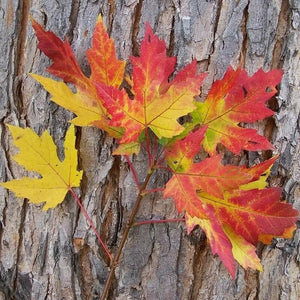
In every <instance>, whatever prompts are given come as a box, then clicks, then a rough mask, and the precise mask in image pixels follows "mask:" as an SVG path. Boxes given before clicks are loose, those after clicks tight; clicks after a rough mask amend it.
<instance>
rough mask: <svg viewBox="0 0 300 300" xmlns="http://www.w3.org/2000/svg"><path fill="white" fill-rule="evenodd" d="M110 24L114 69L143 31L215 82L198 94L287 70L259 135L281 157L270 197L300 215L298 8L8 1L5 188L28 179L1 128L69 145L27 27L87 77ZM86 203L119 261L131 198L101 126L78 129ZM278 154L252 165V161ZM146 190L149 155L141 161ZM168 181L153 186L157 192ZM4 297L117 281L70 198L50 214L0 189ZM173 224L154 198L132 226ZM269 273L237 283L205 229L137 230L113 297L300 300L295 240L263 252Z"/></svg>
mask: <svg viewBox="0 0 300 300" xmlns="http://www.w3.org/2000/svg"><path fill="white" fill-rule="evenodd" d="M99 13H101V14H102V15H103V18H104V21H105V24H106V26H107V28H108V31H109V33H110V35H111V36H112V37H113V38H114V40H115V44H116V49H117V53H118V57H119V58H121V59H125V60H128V58H129V56H130V55H132V54H133V55H138V54H139V46H140V42H141V40H142V38H143V36H144V27H145V26H144V25H145V22H146V21H149V22H150V24H151V26H152V27H153V28H154V31H155V33H156V34H158V35H159V37H160V38H162V39H164V40H165V41H166V44H167V47H168V53H169V55H176V56H178V60H177V70H179V69H181V68H182V67H183V66H184V65H185V64H187V63H189V62H190V61H191V60H192V58H195V59H197V61H198V67H199V72H204V71H205V72H208V77H207V80H206V81H205V84H204V87H203V90H202V94H203V95H206V94H207V91H208V89H209V87H210V86H211V84H212V82H213V81H214V80H216V79H219V78H221V77H222V76H223V74H224V72H225V70H226V69H227V67H228V66H229V65H232V66H233V67H235V68H236V67H238V66H239V65H242V66H243V67H244V68H245V69H246V70H247V71H248V72H249V73H250V74H253V73H254V72H255V71H256V70H258V69H259V68H263V69H264V70H265V71H267V70H270V69H274V68H282V69H283V70H284V72H285V75H284V78H283V81H282V83H281V86H280V91H279V95H278V97H277V98H274V99H272V100H271V101H270V106H271V107H272V108H273V109H274V110H276V115H275V117H274V118H270V119H268V120H267V121H266V122H259V123H258V124H256V125H255V126H256V128H258V130H259V131H260V132H261V133H264V134H265V135H266V136H267V137H268V138H269V139H270V140H271V141H272V142H273V143H274V145H275V148H276V150H275V153H279V154H280V158H279V160H278V162H277V163H276V166H275V168H274V169H273V172H272V176H271V180H270V185H272V186H283V188H284V196H285V199H287V201H288V202H291V203H294V207H296V208H298V209H299V208H300V185H299V182H300V159H299V157H300V155H299V154H300V143H299V133H300V124H299V115H300V101H299V97H300V96H299V95H300V64H299V58H300V52H299V45H300V39H299V37H300V1H299V0H289V1H288V0H272V1H271V0H159V1H153V0H139V1H138V0H103V1H101V0H99V1H97V0H93V1H92V0H90V1H88V0H81V1H80V0H73V1H62V0H57V1H46V0H35V1H33V0H32V1H26V0H24V1H18V0H2V1H1V15H0V21H1V27H0V36H1V50H0V51H1V56H0V65H1V68H0V72H1V77H0V80H1V85H0V116H1V127H0V130H1V136H0V138H1V148H0V152H1V156H0V172H1V180H2V181H4V180H8V179H11V178H20V177H22V176H24V175H25V171H24V169H23V168H21V167H19V166H17V165H16V163H14V162H13V161H12V156H13V154H14V153H16V151H17V150H16V149H15V148H14V147H13V145H12V141H11V138H10V136H9V133H8V130H7V128H6V127H5V125H4V123H9V124H14V125H19V126H29V127H31V128H32V129H34V130H35V131H36V132H37V133H41V132H42V131H44V130H45V129H48V130H49V131H50V133H51V135H52V136H53V137H54V140H55V142H56V143H57V144H58V145H59V153H60V155H61V154H62V143H63V139H64V135H65V132H66V128H67V127H68V121H69V120H70V119H71V118H72V115H71V113H70V112H68V111H66V110H65V109H63V108H60V107H57V105H56V104H54V103H52V102H50V101H49V95H47V93H46V92H45V91H44V90H43V88H42V87H41V86H40V85H39V84H37V83H36V82H35V81H34V80H33V79H32V78H31V77H30V76H29V75H28V73H30V72H33V73H38V74H42V75H45V74H46V72H45V69H46V68H47V67H48V66H49V63H50V62H49V60H48V59H46V58H45V56H44V55H43V54H41V53H40V51H38V50H37V40H36V38H35V35H34V33H33V29H32V27H31V25H30V22H29V17H30V15H31V16H33V18H34V19H36V20H37V21H38V22H40V23H41V24H44V25H45V27H46V28H47V29H48V30H51V31H54V32H55V33H56V34H57V35H58V36H60V37H61V38H63V39H64V38H65V36H67V37H68V39H69V40H70V42H71V45H72V47H73V49H74V52H75V55H76V57H77V58H78V61H79V62H80V64H81V66H82V68H83V70H84V71H85V72H86V73H87V74H88V72H89V68H88V65H87V61H86V57H85V51H86V50H87V49H88V48H89V47H90V44H91V36H92V33H93V29H94V25H95V23H96V18H97V15H98V14H99ZM77 146H78V149H79V161H80V167H81V168H82V169H83V170H84V178H83V181H82V184H81V188H80V190H79V189H78V190H77V192H78V193H80V195H81V199H82V201H83V204H84V207H85V208H86V210H87V211H88V213H89V215H90V217H91V219H92V220H93V222H94V224H95V225H96V227H97V228H98V230H99V231H100V233H101V236H102V237H103V239H104V240H105V242H106V243H107V245H108V247H109V249H110V250H111V252H112V253H115V251H116V249H117V246H118V244H119V242H120V237H121V236H122V233H123V232H124V228H125V224H126V221H127V220H128V216H129V214H130V211H131V209H132V206H133V204H134V201H135V199H136V194H137V191H136V188H135V184H134V180H133V178H132V175H131V174H130V172H129V169H128V165H127V164H126V162H125V161H123V159H121V158H120V157H117V156H112V154H111V153H112V151H113V149H114V148H115V144H114V141H113V139H111V138H109V137H108V136H107V135H106V134H104V133H103V132H101V131H100V130H98V129H97V128H79V129H78V130H77ZM269 155H270V153H268V152H264V153H259V154H257V153H250V154H249V156H248V157H247V159H248V160H249V162H250V163H252V162H253V161H255V160H258V159H260V158H266V157H267V156H269ZM134 165H135V167H136V169H137V171H138V175H139V178H140V179H141V180H142V179H143V178H144V176H145V174H146V169H145V168H146V167H145V166H147V163H146V159H145V157H143V155H140V156H138V157H135V158H134ZM167 179H168V178H167V177H166V175H164V174H158V176H157V177H156V178H155V179H153V181H152V183H151V184H152V185H153V186H156V187H162V186H163V184H164V183H165V182H166V180H167ZM0 193H1V199H0V221H1V222H0V241H1V244H0V247H1V248H0V249H1V257H0V258H1V261H0V299H34V300H40V299H53V300H54V299H94V300H95V299H99V297H100V295H101V293H102V291H103V287H104V283H105V280H106V278H107V275H108V272H109V269H108V267H107V265H108V261H107V258H106V255H105V253H104V252H103V250H102V248H101V246H100V245H99V243H98V242H97V240H96V237H95V235H94V233H93V231H92V230H91V228H90V227H89V225H88V224H87V221H86V219H85V217H84V216H83V214H82V213H81V211H80V209H79V207H78V206H77V204H76V202H75V201H74V199H72V198H71V196H67V198H66V200H65V201H64V202H63V203H62V204H61V205H59V206H58V207H57V208H55V209H51V210H49V211H47V212H42V210H41V205H32V204H28V202H27V200H23V199H19V198H16V197H15V196H14V194H13V193H9V192H8V191H6V190H5V189H3V188H1V189H0ZM152 217H153V218H154V217H155V218H176V217H178V214H177V213H176V210H175V206H174V203H173V201H172V199H163V197H162V194H161V193H156V194H155V195H154V196H153V195H152V196H147V197H146V198H145V199H144V200H143V202H142V206H141V208H140V211H139V213H138V216H137V219H138V220H145V219H151V218H152ZM258 254H259V256H260V257H261V259H262V265H263V268H264V271H263V272H256V271H253V270H246V271H245V270H244V269H242V268H241V267H239V268H238V271H237V278H236V279H235V280H233V279H232V278H231V277H230V275H229V273H228V271H227V270H226V269H225V268H224V266H223V264H222V263H221V262H220V259H219V258H218V257H214V256H213V255H212V253H211V249H210V247H209V245H208V244H207V241H206V238H205V235H204V234H203V232H202V231H201V230H200V229H196V230H194V231H193V233H192V234H191V235H189V236H188V235H187V234H186V230H185V227H184V225H183V224H179V223H168V224H155V225H153V224H152V225H142V226H136V227H134V228H133V229H132V230H131V232H130V235H129V238H128V241H127V243H126V246H125V249H124V252H123V255H122V258H121V261H120V265H119V266H118V268H117V271H116V276H115V280H114V282H113V289H112V291H111V293H110V296H109V299H118V300H121V299H147V300H152V299H153V300H154V299H155V300H156V299H163V300H164V299H183V300H185V299H201V300H202V299H209V300H212V299H239V300H241V299H266V300H267V299H272V300H274V299H285V300H287V299H294V300H296V299H299V298H300V272H299V263H300V231H299V229H298V230H297V231H296V233H295V236H294V238H293V239H292V240H282V239H275V240H274V241H273V243H272V244H271V245H270V246H263V245H261V246H259V248H258Z"/></svg>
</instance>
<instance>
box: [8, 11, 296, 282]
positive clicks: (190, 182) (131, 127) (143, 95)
mask: <svg viewBox="0 0 300 300" xmlns="http://www.w3.org/2000/svg"><path fill="white" fill-rule="evenodd" d="M32 25H33V28H34V29H35V32H36V36H37V38H38V41H39V43H38V47H39V49H40V50H41V51H42V52H44V53H45V54H46V55H47V56H48V57H49V58H50V59H51V60H52V62H53V63H52V65H51V66H50V67H49V68H48V69H47V71H48V72H49V73H51V74H52V75H54V76H56V77H59V78H61V79H62V81H57V80H54V79H51V78H48V77H44V76H41V75H36V74H31V76H32V77H33V78H35V79H36V80H37V81H38V82H39V83H41V84H42V85H43V87H44V88H45V90H47V91H48V92H49V93H50V94H51V100H52V101H54V102H55V103H57V104H58V105H60V106H62V107H64V108H66V109H68V110H70V111H72V112H73V113H74V114H75V115H76V117H75V118H74V119H73V120H72V121H71V122H72V123H73V124H74V125H76V126H96V127H98V128H100V129H101V130H104V131H106V132H107V133H108V134H109V135H110V136H112V137H114V138H115V139H116V140H117V143H118V148H117V149H116V150H115V151H114V155H125V156H128V155H132V154H138V153H139V151H141V148H142V149H143V150H145V151H147V153H148V156H149V172H152V171H153V170H154V169H157V168H164V169H167V170H168V171H169V172H170V173H171V175H172V176H171V179H170V180H169V181H168V182H167V183H166V186H165V188H164V191H163V196H164V197H165V198H167V197H172V198H173V199H174V201H175V204H176V208H177V210H178V212H179V213H184V214H185V221H186V226H187V230H188V232H191V231H192V230H193V228H194V227H195V226H196V225H199V226H200V227H201V228H202V229H203V230H204V231H205V233H206V235H207V238H208V241H209V243H210V245H211V248H212V251H213V253H214V254H215V253H216V254H218V255H219V257H220V258H221V260H222V261H223V263H224V265H225V266H226V267H227V269H228V270H229V272H230V274H231V275H232V276H233V277H234V276H235V261H237V262H238V263H239V264H240V265H242V266H243V267H244V268H248V267H250V268H253V269H258V270H262V266H261V264H260V261H259V258H258V257H257V255H256V253H255V249H256V248H255V247H256V245H257V243H258V242H259V241H261V242H264V243H270V241H271V239H272V237H284V238H290V237H291V236H292V233H293V230H294V229H295V222H296V221H297V216H298V212H297V211H296V210H295V209H293V208H292V206H291V205H290V204H287V203H284V202H281V201H280V195H281V189H280V188H275V187H273V188H267V187H266V186H267V182H266V180H267V177H268V175H269V174H270V169H271V167H272V165H273V163H274V162H275V160H276V158H277V157H273V158H271V159H269V160H267V161H265V162H262V163H260V164H258V165H255V166H253V167H250V168H248V167H246V166H234V165H224V164H223V163H222V154H220V153H218V145H219V144H222V145H223V146H224V147H226V148H227V149H228V150H229V151H231V152H233V153H234V154H239V153H240V152H241V151H259V150H268V149H273V146H272V144H271V143H270V142H269V141H268V140H267V139H266V138H265V137H264V136H261V135H260V134H259V133H258V132H257V131H256V130H254V129H251V128H244V127H242V126H240V124H241V123H253V122H256V121H258V120H263V119H265V118H266V117H269V116H271V115H273V113H274V112H273V111H272V110H270V109H269V108H268V107H267V106H266V101H267V100H269V99H270V98H271V97H273V96H274V95H275V94H276V92H277V89H276V86H277V85H278V84H279V83H280V80H281V77H282V75H283V73H282V71H280V70H273V71H269V72H264V71H263V70H258V71H257V72H256V73H255V74H254V75H253V76H248V74H247V73H246V71H245V70H242V69H238V70H233V69H232V68H231V67H229V68H228V70H227V72H226V74H225V75H224V77H223V79H221V80H218V81H216V82H215V83H214V84H213V85H212V87H211V89H210V91H209V93H208V96H207V98H206V100H205V101H204V102H203V103H201V102H198V101H197V100H196V99H197V96H198V95H199V94H200V86H201V84H202V82H203V80H204V79H205V75H206V74H198V73H197V62H196V61H195V60H194V61H192V62H191V63H190V64H188V65H187V66H186V67H184V68H183V69H182V70H180V71H178V72H177V73H176V74H175V73H174V71H175V65H176V57H168V56H167V51H166V45H165V43H164V41H162V40H160V39H159V38H158V37H157V36H156V35H155V34H154V33H153V30H152V28H151V27H150V25H149V24H148V23H147V24H146V29H145V37H144V40H143V41H142V43H141V51H140V56H139V57H131V58H130V62H131V65H132V74H131V76H130V75H128V74H126V75H125V64H126V63H125V61H122V60H119V59H118V58H117V56H116V51H115V47H114V43H113V40H112V39H111V38H110V37H109V36H108V34H107V32H106V29H105V27H104V24H103V21H102V18H101V17H100V16H99V18H98V21H97V23H96V27H95V31H94V35H93V41H92V48H91V49H89V50H88V51H87V59H88V61H89V64H90V68H91V75H90V76H89V77H87V76H86V75H85V74H84V73H83V72H82V71H81V69H80V67H79V65H78V63H77V60H76V58H75V56H74V54H73V52H72V49H71V47H70V44H69V42H68V40H66V41H65V42H63V41H61V40H60V39H59V38H58V37H57V36H56V35H55V34H54V33H52V32H50V31H45V30H44V29H43V28H42V26H41V25H39V24H38V23H36V22H35V21H34V20H33V21H32ZM125 81H126V83H127V84H126V86H128V88H127V89H125V88H124V82H125ZM70 85H72V86H73V87H75V91H74V89H72V88H71V86H70ZM187 115H189V118H188V120H189V121H188V122H179V121H178V120H179V119H180V118H181V117H183V116H187ZM10 130H11V133H12V136H13V138H14V141H15V145H16V146H17V147H18V148H20V151H21V152H20V154H18V155H17V156H16V157H15V160H16V161H17V162H18V163H20V164H22V165H23V166H25V167H26V168H27V169H28V170H33V171H36V172H38V173H39V174H40V175H42V178H41V179H28V178H23V179H21V180H14V181H11V182H8V183H3V184H2V185H3V186H4V187H6V188H9V189H11V190H13V191H14V192H15V193H16V195H17V196H19V197H27V198H29V199H30V200H31V202H34V203H39V202H46V204H45V206H44V209H48V208H50V207H55V206H56V205H57V204H59V203H60V202H61V201H62V200H63V198H64V196H65V194H66V192H67V191H68V190H71V188H72V187H77V186H79V184H80V179H81V176H82V171H81V172H79V171H77V152H76V150H75V148H74V144H75V136H74V128H73V126H72V127H71V129H70V130H69V131H68V134H67V137H66V144H65V151H66V152H65V160H64V161H63V162H60V161H59V160H58V158H57V155H56V149H55V145H54V144H53V141H52V139H51V138H50V136H49V134H48V133H45V134H44V135H42V136H41V137H38V136H37V135H35V134H34V133H33V132H32V131H30V130H29V129H20V128H15V127H12V126H10ZM161 147H162V148H163V151H160V150H159V149H160V148H161ZM200 151H202V152H203V151H204V152H205V153H206V158H205V159H203V160H201V161H200V162H198V161H195V158H196V156H197V154H198V153H199V152H200ZM37 157H38V159H37Z"/></svg>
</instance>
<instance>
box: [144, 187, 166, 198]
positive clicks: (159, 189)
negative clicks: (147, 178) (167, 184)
mask: <svg viewBox="0 0 300 300" xmlns="http://www.w3.org/2000/svg"><path fill="white" fill-rule="evenodd" d="M164 190H165V188H157V189H151V190H144V191H143V196H145V195H147V194H150V193H155V192H163V191H164Z"/></svg>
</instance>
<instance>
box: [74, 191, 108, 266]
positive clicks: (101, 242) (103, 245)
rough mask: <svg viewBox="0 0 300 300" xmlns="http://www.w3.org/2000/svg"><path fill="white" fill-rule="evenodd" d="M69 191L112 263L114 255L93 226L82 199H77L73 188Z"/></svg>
mask: <svg viewBox="0 0 300 300" xmlns="http://www.w3.org/2000/svg"><path fill="white" fill-rule="evenodd" d="M69 191H70V192H71V193H72V195H73V197H74V198H75V200H76V202H77V204H78V205H79V207H80V209H81V211H82V212H83V214H84V216H85V218H86V220H87V221H88V223H89V225H90V226H91V228H92V229H93V231H94V233H95V234H96V237H97V239H98V241H99V242H100V244H101V246H102V247H103V249H104V251H105V253H106V254H107V256H108V257H109V260H110V262H112V260H113V257H112V255H111V254H110V252H109V250H108V249H107V247H106V245H105V243H104V242H103V241H102V239H101V237H100V234H99V233H98V231H97V229H96V227H95V226H94V224H93V221H92V220H91V218H90V217H89V215H88V213H87V211H86V210H85V208H84V207H83V205H82V203H81V201H80V199H79V198H78V197H77V195H76V193H75V192H74V191H73V189H72V188H69Z"/></svg>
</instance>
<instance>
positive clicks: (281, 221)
mask: <svg viewBox="0 0 300 300" xmlns="http://www.w3.org/2000/svg"><path fill="white" fill-rule="evenodd" d="M207 127H208V126H206V127H204V128H200V129H198V130H196V131H194V132H191V133H190V134H189V135H188V136H187V137H186V138H184V139H182V140H177V141H175V142H174V143H171V144H168V145H167V147H166V159H167V163H168V165H169V166H170V168H171V170H172V173H173V176H172V178H171V179H170V180H169V181H168V182H167V184H166V188H165V190H164V197H173V199H174V201H175V204H176V208H177V210H178V212H179V213H181V212H183V211H185V213H186V225H187V229H188V232H190V231H191V230H192V229H193V228H194V226H196V225H199V226H201V228H202V229H203V230H204V231H205V232H206V234H207V238H208V240H209V242H210V244H211V247H212V251H213V253H216V254H218V255H219V257H220V258H221V260H222V261H223V263H224V265H225V266H226V267H227V268H228V270H229V272H230V273H231V275H232V276H233V277H234V274H235V263H234V259H235V260H237V261H238V262H239V263H240V264H241V265H242V266H243V267H244V268H248V267H250V268H255V269H258V270H261V265H260V263H259V260H258V258H257V256H256V254H255V247H254V246H255V245H256V244H257V242H258V241H266V240H269V239H270V237H271V236H272V237H274V236H277V237H281V236H284V237H287V236H290V235H291V230H292V228H294V227H293V226H294V224H295V222H296V221H297V216H298V212H297V210H295V209H293V208H292V206H291V205H289V204H286V203H283V202H280V195H281V189H279V188H265V186H266V179H267V176H268V175H269V173H270V169H271V166H272V165H273V163H274V161H275V160H276V158H277V157H273V158H271V159H269V160H267V161H265V162H262V163H261V164H258V165H255V166H253V167H251V168H246V167H245V166H232V165H226V166H225V165H223V164H222V163H221V155H215V156H212V157H209V158H206V159H204V160H202V161H201V162H194V158H195V156H196V154H197V153H198V152H199V151H200V149H201V147H200V146H199V145H201V142H202V140H203V138H204V136H205V133H206V130H207Z"/></svg>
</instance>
